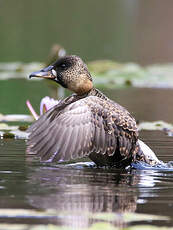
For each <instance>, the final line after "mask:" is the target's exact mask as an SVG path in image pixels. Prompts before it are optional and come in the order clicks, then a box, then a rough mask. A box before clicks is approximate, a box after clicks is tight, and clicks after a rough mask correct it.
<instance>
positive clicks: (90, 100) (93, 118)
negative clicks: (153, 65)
mask: <svg viewBox="0 0 173 230" xmlns="http://www.w3.org/2000/svg"><path fill="white" fill-rule="evenodd" d="M33 77H39V78H45V79H50V80H52V81H55V82H57V83H58V84H60V85H61V86H62V87H64V88H67V89H69V90H70V91H72V92H73V94H72V95H70V96H69V97H67V98H65V99H63V100H61V101H60V102H59V103H58V104H57V105H55V106H54V107H53V108H52V109H50V110H48V111H47V112H46V113H45V114H44V115H42V116H41V117H40V118H39V119H38V120H37V121H36V122H35V123H33V124H32V125H31V126H30V127H29V129H28V132H29V133H30V134H29V138H28V141H27V153H29V154H35V155H36V156H39V157H40V159H41V161H46V162H62V161H70V160H73V159H77V158H83V157H89V158H90V159H91V160H92V161H93V162H94V163H95V164H96V165H97V166H100V167H101V166H109V167H116V168H124V167H126V166H128V165H130V164H131V163H133V162H139V161H142V162H146V163H147V164H150V165H156V164H158V163H159V162H160V161H159V160H158V159H157V157H156V156H155V154H154V153H153V152H152V150H151V149H150V148H149V147H148V146H147V145H145V143H143V142H142V141H140V140H139V139H138V136H139V133H138V129H137V125H136V121H135V119H134V118H133V117H132V115H131V114H130V113H129V112H128V111H127V110H126V109H125V108H124V107H122V106H121V105H119V104H118V103H116V102H114V101H112V100H110V99H109V98H108V97H107V96H106V95H104V94H103V93H102V92H101V91H99V90H98V89H96V88H95V87H94V85H93V80H92V76H91V74H90V72H89V70H88V68H87V65H86V64H85V63H84V62H83V61H82V59H81V58H80V57H78V56H75V55H69V56H65V57H62V58H60V59H58V60H57V61H56V62H54V63H53V64H52V65H50V66H48V67H46V68H44V69H42V70H40V71H37V72H33V73H31V74H30V76H29V78H33Z"/></svg>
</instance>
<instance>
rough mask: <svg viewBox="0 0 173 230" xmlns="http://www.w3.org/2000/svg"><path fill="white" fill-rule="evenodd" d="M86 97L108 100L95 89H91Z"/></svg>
mask: <svg viewBox="0 0 173 230" xmlns="http://www.w3.org/2000/svg"><path fill="white" fill-rule="evenodd" d="M87 96H96V97H100V98H102V99H104V100H108V98H107V97H106V96H105V95H104V94H103V93H102V92H100V91H99V90H98V89H96V88H92V89H91V90H90V91H89V93H88V94H87Z"/></svg>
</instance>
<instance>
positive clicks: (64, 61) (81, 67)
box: [29, 55, 93, 95]
mask: <svg viewBox="0 0 173 230" xmlns="http://www.w3.org/2000/svg"><path fill="white" fill-rule="evenodd" d="M29 77H30V78H31V77H41V78H47V79H51V80H53V81H56V82H57V83H59V84H60V85H62V86H63V87H64V88H68V89H69V90H71V91H73V92H75V93H77V94H78V95H83V94H85V93H87V92H89V91H90V90H91V89H92V88H93V83H92V77H91V75H90V73H89V71H88V68H87V66H86V64H85V63H84V62H83V61H82V60H81V58H80V57H78V56H74V55H71V56H65V57H62V58H60V59H58V60H57V61H56V62H55V63H54V64H52V65H50V66H48V67H46V68H44V69H42V70H40V71H38V72H34V73H32V74H31V75H30V76H29Z"/></svg>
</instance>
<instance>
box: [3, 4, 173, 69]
mask: <svg viewBox="0 0 173 230" xmlns="http://www.w3.org/2000/svg"><path fill="white" fill-rule="evenodd" d="M172 22H173V1H170V0H164V1H163V0H145V1H142V0H131V1H129V0H109V1H105V0H94V1H93V0H87V1H81V0H73V1H68V0H49V1H46V0H37V1H35V0H30V1H28V0H17V1H11V0H0V62H12V61H24V62H31V61H41V62H42V61H45V59H46V57H47V55H48V53H49V50H50V48H51V46H52V44H54V43H59V44H61V45H62V46H64V47H65V49H66V50H67V51H68V53H69V54H77V55H79V56H81V57H82V58H84V60H86V61H90V60H95V59H114V60H116V61H118V62H137V63H140V64H143V65H146V64H151V63H162V62H172V61H173V45H172V44H173V24H172Z"/></svg>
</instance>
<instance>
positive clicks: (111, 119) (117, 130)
mask: <svg viewBox="0 0 173 230" xmlns="http://www.w3.org/2000/svg"><path fill="white" fill-rule="evenodd" d="M116 105H117V106H119V105H118V104H116ZM116 109H117V110H116ZM121 110H122V111H121ZM125 111H126V110H125ZM122 115H123V117H121V116H122ZM28 132H31V134H30V135H29V140H28V143H27V144H28V149H27V151H28V152H29V153H33V154H37V155H38V156H40V157H41V160H43V161H60V160H64V161H66V160H70V159H75V158H79V157H84V156H89V154H90V153H92V152H96V153H98V154H103V155H104V154H107V155H108V156H112V155H113V154H114V153H115V152H116V150H117V148H118V149H119V150H120V154H121V155H122V156H125V155H129V154H130V150H131V149H132V145H133V144H134V142H135V141H136V138H137V136H136V132H137V130H136V123H135V121H134V119H133V118H131V117H130V115H129V113H128V112H127V111H126V113H125V112H124V108H123V109H122V107H121V106H119V107H116V106H115V104H114V105H113V104H111V103H109V102H106V104H105V101H104V100H102V99H100V98H97V97H95V96H89V97H86V98H83V99H80V100H78V101H75V102H73V103H71V104H68V105H66V106H65V107H64V108H62V107H61V108H60V107H59V106H58V105H57V106H55V107H54V108H52V109H51V110H49V111H48V112H47V113H46V114H44V115H43V116H41V117H40V118H39V120H38V121H36V122H35V123H34V124H33V125H31V127H30V128H29V130H28Z"/></svg>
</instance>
